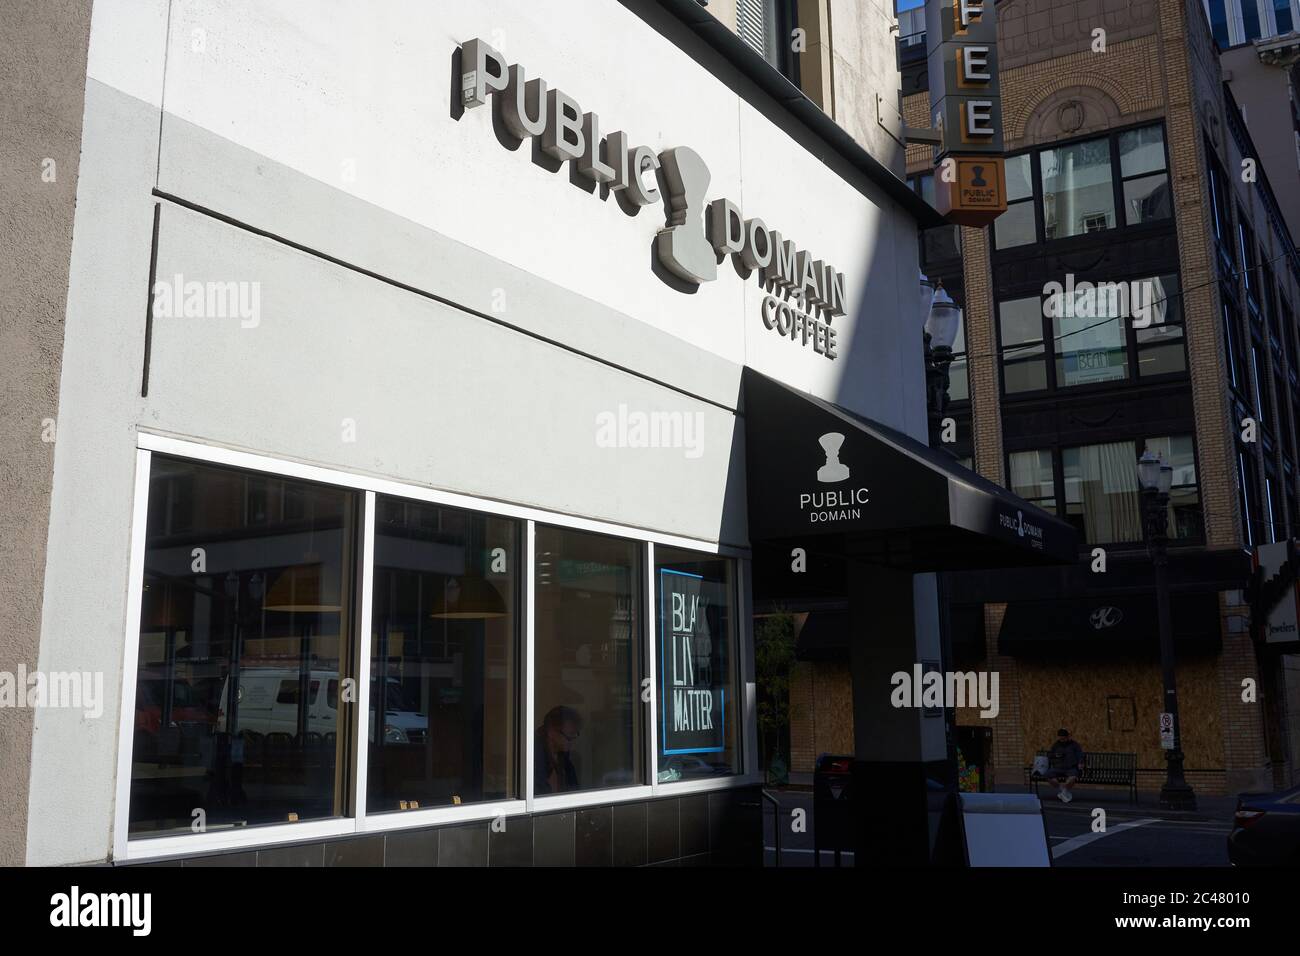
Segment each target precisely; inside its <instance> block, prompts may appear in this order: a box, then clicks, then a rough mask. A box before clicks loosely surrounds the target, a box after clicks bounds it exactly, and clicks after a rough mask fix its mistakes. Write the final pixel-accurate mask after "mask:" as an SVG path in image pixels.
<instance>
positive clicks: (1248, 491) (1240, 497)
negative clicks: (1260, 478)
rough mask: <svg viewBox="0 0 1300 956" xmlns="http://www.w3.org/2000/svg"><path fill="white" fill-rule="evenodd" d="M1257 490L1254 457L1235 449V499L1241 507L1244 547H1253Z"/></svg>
mask: <svg viewBox="0 0 1300 956" xmlns="http://www.w3.org/2000/svg"><path fill="white" fill-rule="evenodd" d="M1258 495H1259V490H1258V489H1257V488H1256V487H1255V459H1254V457H1253V455H1252V454H1251V453H1248V452H1246V451H1244V450H1242V449H1238V450H1237V501H1238V504H1239V505H1240V507H1241V529H1242V532H1243V534H1244V535H1245V538H1246V547H1247V548H1253V547H1254V546H1255V541H1256V532H1255V522H1256V520H1257V512H1258V510H1259V509H1258V508H1256V507H1255V502H1256V501H1257V500H1258Z"/></svg>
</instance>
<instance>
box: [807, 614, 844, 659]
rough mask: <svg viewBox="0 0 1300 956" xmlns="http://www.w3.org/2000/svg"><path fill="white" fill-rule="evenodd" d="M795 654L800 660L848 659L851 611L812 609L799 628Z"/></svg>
mask: <svg viewBox="0 0 1300 956" xmlns="http://www.w3.org/2000/svg"><path fill="white" fill-rule="evenodd" d="M794 656H795V660H800V661H847V660H848V659H849V612H848V611H847V610H833V611H812V612H811V613H810V614H809V615H808V618H807V620H805V621H804V623H803V627H802V628H800V629H799V637H798V640H797V641H796V642H795V646H794Z"/></svg>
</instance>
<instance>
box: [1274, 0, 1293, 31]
mask: <svg viewBox="0 0 1300 956" xmlns="http://www.w3.org/2000/svg"><path fill="white" fill-rule="evenodd" d="M1273 19H1274V20H1276V21H1277V32H1278V35H1279V36H1282V35H1285V34H1287V33H1290V32H1291V24H1292V20H1291V0H1273Z"/></svg>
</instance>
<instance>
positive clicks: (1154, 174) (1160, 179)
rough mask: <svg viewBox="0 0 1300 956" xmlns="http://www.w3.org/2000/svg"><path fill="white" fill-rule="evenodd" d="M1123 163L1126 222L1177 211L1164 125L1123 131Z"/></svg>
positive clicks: (1152, 219) (1121, 166)
mask: <svg viewBox="0 0 1300 956" xmlns="http://www.w3.org/2000/svg"><path fill="white" fill-rule="evenodd" d="M1119 167H1120V177H1121V180H1122V189H1123V193H1124V222H1125V224H1127V225H1130V226H1133V225H1137V224H1138V223H1142V222H1152V221H1154V220H1156V219H1168V218H1169V217H1170V216H1171V215H1173V203H1172V202H1171V201H1170V193H1169V176H1168V174H1167V173H1166V172H1165V133H1164V130H1163V129H1162V128H1161V127H1159V126H1143V127H1140V128H1138V129H1130V130H1125V131H1124V132H1122V133H1120V134H1119Z"/></svg>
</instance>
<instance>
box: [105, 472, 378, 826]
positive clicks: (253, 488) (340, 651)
mask: <svg viewBox="0 0 1300 956" xmlns="http://www.w3.org/2000/svg"><path fill="white" fill-rule="evenodd" d="M181 479H183V480H181ZM286 491H288V492H290V493H291V494H290V497H291V498H292V499H293V500H295V501H296V502H297V504H296V505H295V508H294V510H293V514H294V515H295V517H292V518H288V519H286V518H284V517H283V514H284V512H283V509H282V508H281V507H280V506H279V504H278V503H279V502H282V501H283V500H284V496H285V493H286ZM356 500H357V496H356V495H355V493H353V492H350V491H345V490H343V489H339V488H333V487H330V486H327V485H316V484H309V483H306V482H299V481H291V480H288V479H283V478H276V477H272V476H267V475H262V474H252V473H249V472H244V471H239V470H236V469H232V468H224V467H220V466H216V465H205V464H199V463H197V462H191V461H183V460H180V459H175V458H170V457H167V456H164V455H154V456H153V463H152V469H151V474H150V481H149V518H148V530H147V531H146V542H145V559H144V565H145V572H144V582H143V587H144V593H143V599H142V603H141V611H140V653H139V658H138V665H137V677H136V708H135V744H134V749H133V752H132V763H131V809H130V815H131V824H130V832H131V834H132V835H140V834H152V833H164V832H173V831H188V830H189V829H190V827H191V825H192V824H193V823H194V821H195V819H196V818H195V817H194V815H193V811H195V810H200V809H201V810H203V812H204V814H205V815H206V825H207V827H208V829H212V828H214V827H219V826H229V825H235V826H240V825H245V824H264V823H284V822H286V821H289V820H291V819H298V820H310V819H319V818H322V817H331V816H341V815H343V814H344V813H345V811H346V805H345V800H346V791H347V788H346V785H344V784H341V783H340V780H346V774H345V773H339V772H338V770H337V768H338V766H339V764H340V763H342V762H343V761H344V760H345V759H346V758H345V755H346V754H347V752H348V749H347V744H346V737H347V733H346V728H347V726H348V721H346V720H345V717H344V715H345V711H344V710H341V709H339V708H338V707H337V706H336V702H335V705H331V702H330V701H329V700H328V699H326V695H324V694H321V693H320V685H321V682H322V681H326V682H327V681H333V680H340V679H344V678H347V677H348V676H350V675H351V674H352V673H353V666H352V660H353V657H352V655H353V648H352V634H351V628H350V627H349V622H350V621H351V613H350V612H351V606H352V591H353V577H354V574H353V567H354V565H353V562H354V553H355V552H354V529H355V527H356V522H355V511H356ZM196 549H199V550H197V551H196Z"/></svg>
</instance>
